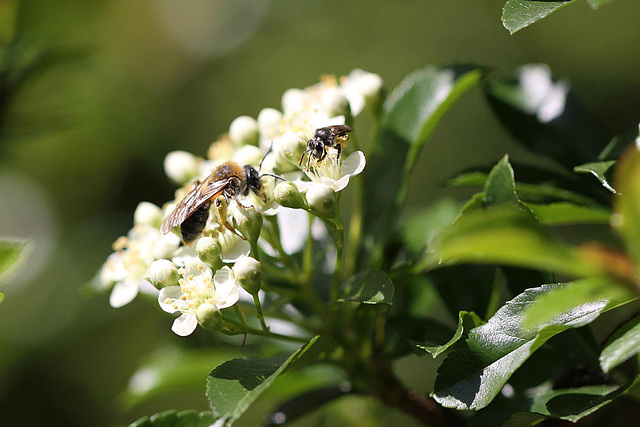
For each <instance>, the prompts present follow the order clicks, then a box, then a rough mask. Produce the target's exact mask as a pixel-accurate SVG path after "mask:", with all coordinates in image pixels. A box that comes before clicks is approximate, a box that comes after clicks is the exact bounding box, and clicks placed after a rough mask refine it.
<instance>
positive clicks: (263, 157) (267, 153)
mask: <svg viewBox="0 0 640 427" xmlns="http://www.w3.org/2000/svg"><path fill="white" fill-rule="evenodd" d="M271 150H273V141H271V144H269V149H268V150H267V152H266V153H264V156H262V160H260V165H259V166H258V170H262V164H263V163H264V159H266V158H267V156H268V155H269V153H271Z"/></svg>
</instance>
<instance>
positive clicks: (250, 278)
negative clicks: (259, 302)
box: [233, 256, 262, 295]
mask: <svg viewBox="0 0 640 427" xmlns="http://www.w3.org/2000/svg"><path fill="white" fill-rule="evenodd" d="M233 275H234V276H235V278H236V282H238V284H239V285H240V286H242V289H244V290H245V291H247V292H248V293H249V294H251V295H256V294H257V293H258V291H259V290H260V284H261V282H262V264H260V262H259V261H258V260H256V259H255V258H251V257H249V256H244V257H242V258H240V259H239V260H238V261H236V263H235V264H234V266H233Z"/></svg>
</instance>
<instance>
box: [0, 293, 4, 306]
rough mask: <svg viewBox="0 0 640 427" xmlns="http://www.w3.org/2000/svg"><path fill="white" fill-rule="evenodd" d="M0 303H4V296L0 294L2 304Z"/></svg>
mask: <svg viewBox="0 0 640 427" xmlns="http://www.w3.org/2000/svg"><path fill="white" fill-rule="evenodd" d="M2 301H4V294H3V293H2V292H0V304H2Z"/></svg>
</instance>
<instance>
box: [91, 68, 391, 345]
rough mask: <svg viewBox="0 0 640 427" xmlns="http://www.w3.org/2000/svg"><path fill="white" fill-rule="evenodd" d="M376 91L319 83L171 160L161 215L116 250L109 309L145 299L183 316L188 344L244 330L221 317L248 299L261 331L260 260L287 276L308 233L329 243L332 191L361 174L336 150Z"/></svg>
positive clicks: (370, 79) (180, 329)
mask: <svg viewBox="0 0 640 427" xmlns="http://www.w3.org/2000/svg"><path fill="white" fill-rule="evenodd" d="M381 91H382V81H381V79H380V77H379V76H377V75H375V74H371V73H367V72H365V71H362V70H354V71H353V72H351V73H350V74H349V75H348V76H346V77H343V78H341V79H336V78H335V77H326V78H323V79H322V80H321V82H320V83H318V84H316V85H314V86H311V87H308V88H305V89H302V90H300V89H290V90H288V91H286V92H285V94H284V95H283V97H282V111H279V110H276V109H273V108H265V109H263V110H262V111H261V112H260V113H259V114H258V117H257V119H254V118H251V117H248V116H241V117H238V118H237V119H235V120H234V121H233V122H232V123H231V125H230V127H229V131H228V133H226V134H224V135H222V136H221V137H219V139H218V140H217V141H215V142H213V143H212V144H211V146H210V147H209V149H208V151H207V155H206V157H204V158H203V157H198V156H195V155H192V154H190V153H187V152H184V151H174V152H171V153H169V154H168V155H167V156H166V158H165V162H164V169H165V172H166V174H167V176H168V178H169V179H170V180H171V181H172V182H174V183H175V184H177V185H179V188H178V189H177V190H176V192H175V197H174V200H172V201H170V202H168V203H165V204H164V205H163V206H162V207H159V206H156V205H154V204H152V203H149V202H142V203H140V204H139V205H138V207H137V209H136V211H135V213H134V226H133V228H132V229H131V230H130V231H129V233H128V234H127V235H126V236H123V237H120V238H119V239H118V240H117V241H116V242H115V243H114V245H113V249H114V251H115V252H114V253H112V254H111V255H110V256H109V257H108V258H107V260H106V262H105V264H104V265H103V267H102V269H101V271H100V274H99V281H98V282H99V285H100V286H101V287H102V288H104V289H107V290H110V292H111V293H110V300H109V301H110V304H111V305H112V306H113V307H121V306H124V305H126V304H128V303H129V302H131V301H132V300H133V299H134V298H135V297H136V296H137V295H139V294H146V295H150V296H152V297H154V298H157V299H158V303H159V305H160V307H161V308H162V309H163V310H164V311H166V312H169V313H179V314H180V316H179V317H178V318H176V319H175V321H174V322H173V326H172V330H173V331H174V332H175V333H176V334H178V335H182V336H186V335H189V334H191V333H192V332H193V331H194V330H195V329H196V328H197V326H198V325H201V326H202V327H205V328H209V329H217V330H222V331H225V330H226V331H230V330H233V328H234V327H235V329H236V330H238V331H240V332H242V331H243V328H242V325H237V324H236V325H235V326H234V325H233V320H231V318H227V317H225V316H224V314H223V312H221V310H223V309H226V308H230V307H234V306H235V305H236V303H237V302H238V301H239V300H241V299H246V300H247V301H249V302H252V303H253V304H255V308H256V312H257V314H258V318H259V319H260V323H261V326H262V328H263V329H262V330H264V331H268V327H267V326H266V324H265V319H264V318H263V317H262V309H261V307H260V304H261V301H260V300H261V299H264V293H263V291H261V289H262V288H263V286H262V285H263V268H264V267H265V266H263V262H264V258H268V259H269V265H276V266H282V267H283V268H286V265H287V262H286V261H285V260H283V259H285V258H287V257H290V256H291V255H292V254H294V253H296V252H299V251H301V250H302V248H303V247H304V244H305V240H306V239H307V238H308V236H309V235H310V234H312V235H315V236H316V237H317V238H318V239H323V238H324V239H327V237H326V236H327V225H326V224H327V223H329V222H330V221H332V220H334V219H335V218H336V217H338V216H339V211H338V206H337V205H338V200H339V197H338V193H339V192H340V191H342V190H343V189H344V188H345V187H346V186H347V185H348V183H349V180H350V178H351V177H352V176H354V175H357V174H359V173H360V172H362V170H363V169H364V166H365V156H364V154H363V153H362V152H361V151H355V150H353V149H352V150H348V151H350V153H349V154H348V153H347V152H345V153H342V150H343V148H345V147H346V143H347V142H348V141H349V136H350V135H352V136H354V135H355V133H352V131H353V129H352V128H351V127H350V126H349V125H348V124H350V123H351V121H352V119H353V117H355V116H357V115H358V114H360V113H361V112H362V111H363V110H364V109H365V107H370V108H377V107H378V106H379V102H380V100H381ZM352 146H355V144H352ZM350 148H351V147H350ZM245 165H246V166H245ZM323 236H324V237H323ZM261 257H262V258H263V262H261V261H260V259H261ZM334 263H335V261H334ZM330 264H331V261H330V260H327V265H330ZM241 288H242V289H243V290H244V291H242V290H241ZM238 317H240V318H241V317H242V316H241V315H239V316H238ZM236 320H237V318H236ZM229 322H231V324H230V323H229ZM244 332H245V333H246V328H245V330H244Z"/></svg>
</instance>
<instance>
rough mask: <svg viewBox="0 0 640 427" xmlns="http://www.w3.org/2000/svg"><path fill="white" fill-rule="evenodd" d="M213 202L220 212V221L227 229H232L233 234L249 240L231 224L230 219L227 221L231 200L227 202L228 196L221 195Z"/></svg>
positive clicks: (218, 212)
mask: <svg viewBox="0 0 640 427" xmlns="http://www.w3.org/2000/svg"><path fill="white" fill-rule="evenodd" d="M213 204H214V206H215V208H216V213H217V214H218V220H219V221H220V223H221V224H222V225H224V226H225V228H226V229H227V230H229V231H231V232H232V233H233V234H235V235H236V236H238V237H240V238H241V239H242V240H247V239H245V238H244V236H243V235H242V234H240V233H238V230H236V229H235V228H233V225H231V224H229V221H227V208H228V207H229V202H227V198H226V197H224V196H219V197H217V198H216V199H215V201H214V202H213Z"/></svg>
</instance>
